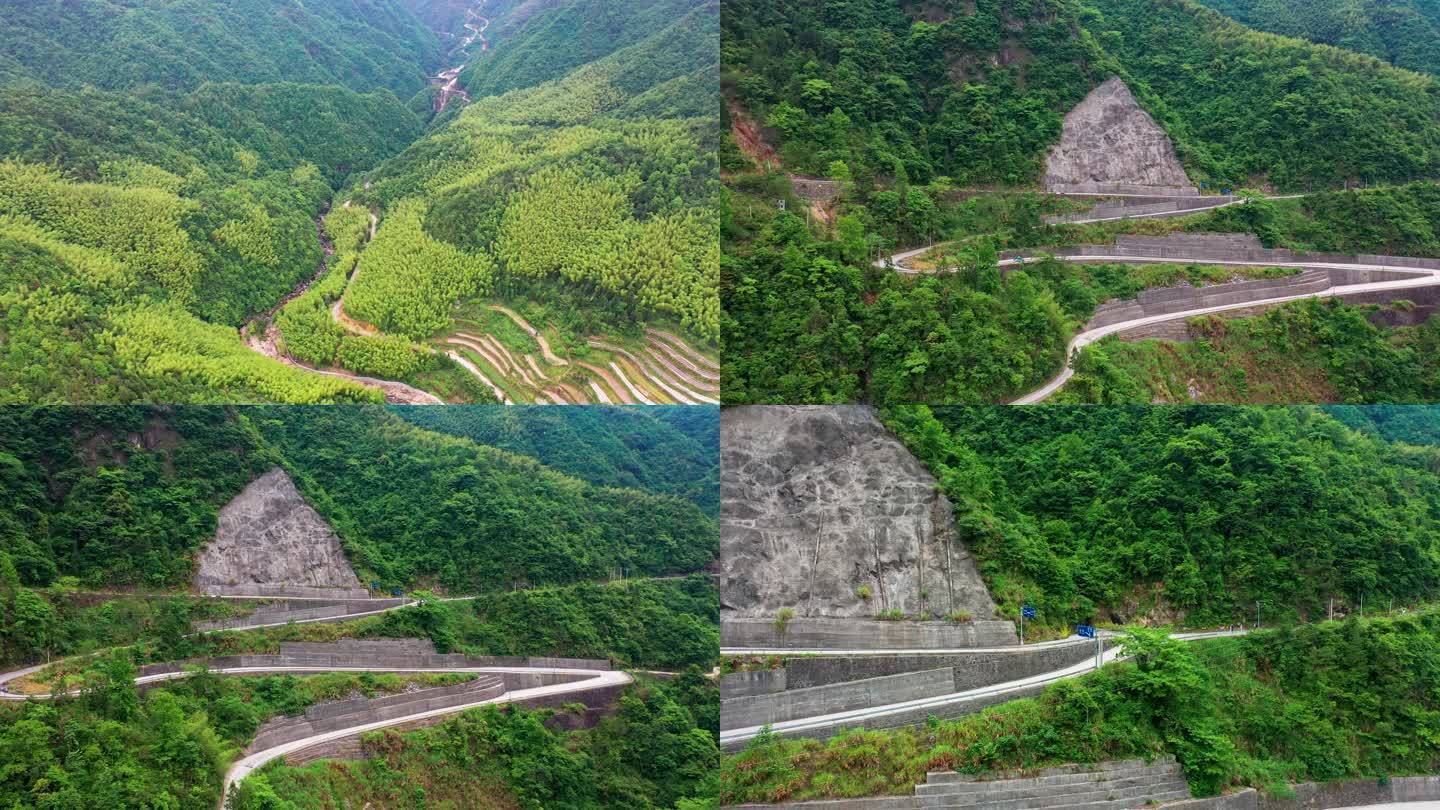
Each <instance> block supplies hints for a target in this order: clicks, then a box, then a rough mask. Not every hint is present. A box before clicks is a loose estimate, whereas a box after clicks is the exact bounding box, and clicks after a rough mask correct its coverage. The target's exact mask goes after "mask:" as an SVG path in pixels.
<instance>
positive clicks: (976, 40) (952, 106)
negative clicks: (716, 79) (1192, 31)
mask: <svg viewBox="0 0 1440 810" xmlns="http://www.w3.org/2000/svg"><path fill="white" fill-rule="evenodd" d="M930 5H931V6H933V7H935V13H932V14H930V15H921V14H920V13H918V11H917V12H915V13H914V14H913V16H912V13H910V12H908V11H907V9H906V8H905V7H904V6H903V4H901V3H898V2H895V0H859V1H858V2H851V3H845V4H843V5H840V6H837V5H834V4H831V3H823V2H817V0H785V1H784V2H771V1H770V0H736V2H726V3H725V4H724V8H723V10H722V24H723V38H722V43H721V71H722V73H721V81H722V87H723V89H724V90H725V92H727V94H729V95H730V97H731V98H732V99H734V100H736V101H738V102H739V103H740V104H741V105H743V109H744V110H745V111H747V112H748V113H750V114H753V115H755V116H756V117H757V118H758V121H759V123H761V124H762V125H764V126H765V127H767V128H768V129H770V130H773V131H774V132H775V133H776V134H777V135H778V137H779V140H780V142H779V144H778V147H779V157H780V158H781V159H782V161H783V162H784V164H785V166H786V167H787V168H789V169H791V170H792V171H798V172H804V173H816V174H821V175H824V176H826V177H833V178H835V179H845V180H848V179H852V178H853V180H854V183H855V186H856V188H857V189H858V190H859V191H860V192H861V193H862V195H864V196H868V194H866V192H867V191H869V190H870V189H873V188H874V185H875V183H876V181H877V180H884V181H887V182H894V184H895V191H896V192H898V193H899V194H900V195H901V198H902V199H903V198H904V196H905V192H904V188H903V183H904V182H905V181H906V180H907V179H908V180H909V181H911V182H917V183H926V182H929V181H930V180H931V179H933V178H935V177H938V176H944V177H948V178H951V179H953V180H955V181H956V182H957V183H961V184H965V183H973V182H991V181H998V182H1003V183H1008V184H1017V185H1018V184H1026V183H1028V182H1030V181H1032V180H1033V179H1034V178H1035V177H1036V176H1037V175H1038V174H1039V173H1040V169H1041V164H1042V162H1043V157H1044V152H1045V149H1046V148H1048V147H1049V146H1050V144H1051V143H1053V142H1054V141H1055V140H1056V139H1057V138H1058V137H1059V135H1060V121H1061V118H1062V117H1063V116H1064V114H1065V113H1066V112H1067V111H1069V109H1070V108H1071V107H1073V106H1075V105H1076V104H1077V103H1079V101H1080V100H1081V99H1082V98H1084V97H1085V94H1086V93H1088V92H1089V91H1090V88H1091V87H1092V86H1093V85H1094V84H1098V83H1099V81H1101V80H1103V78H1104V74H1105V73H1107V72H1113V71H1114V69H1115V67H1114V64H1113V62H1110V61H1109V60H1107V58H1106V57H1105V55H1104V53H1103V52H1102V51H1101V49H1100V48H1099V47H1098V46H1097V45H1096V44H1095V42H1094V41H1093V40H1091V39H1089V38H1087V37H1082V36H1081V35H1080V32H1079V29H1078V24H1077V21H1076V12H1075V6H1074V5H1073V4H1072V3H1070V2H1067V0H1038V1H1037V2H1031V1H1030V0H1025V2H1014V0H982V2H979V3H977V4H971V5H970V6H969V8H971V9H973V11H969V12H967V11H966V10H965V9H964V7H963V6H964V4H962V3H958V2H955V3H950V2H946V3H935V4H930Z"/></svg>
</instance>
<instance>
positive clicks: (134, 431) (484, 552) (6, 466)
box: [0, 407, 718, 593]
mask: <svg viewBox="0 0 1440 810" xmlns="http://www.w3.org/2000/svg"><path fill="white" fill-rule="evenodd" d="M566 410H568V409H566ZM556 418H558V419H562V420H563V419H565V418H566V417H565V416H564V415H563V412H562V413H561V414H559V415H557V416H556ZM576 418H579V419H583V418H584V417H583V414H582V413H581V412H578V411H577V412H576ZM0 420H3V421H4V429H3V430H0V436H3V437H4V438H3V439H0V462H3V464H0V467H3V469H0V472H3V475H4V484H3V485H4V490H5V492H6V494H7V497H6V498H5V503H4V507H3V511H0V540H3V546H0V549H3V552H4V554H3V555H0V556H3V559H4V562H5V564H6V565H7V566H13V568H14V570H15V571H16V572H17V574H18V577H19V580H20V582H21V583H23V584H24V585H27V586H42V585H48V584H51V583H52V582H55V581H56V580H57V579H58V578H61V577H74V578H76V579H77V580H78V581H80V582H82V583H84V584H86V585H87V586H90V587H100V586H120V585H143V586H148V587H151V588H173V587H184V586H185V585H186V583H188V582H189V580H190V577H191V569H192V564H193V558H194V555H195V553H196V551H197V550H198V549H199V548H200V547H201V546H202V545H203V544H204V543H205V541H206V540H207V539H209V538H210V537H213V535H214V532H215V522H216V515H217V512H218V510H219V508H220V506H222V505H223V504H224V503H226V502H228V501H229V500H230V499H231V498H233V497H234V496H235V495H236V494H238V493H239V491H240V490H241V489H242V488H243V487H244V486H245V484H247V483H248V482H249V481H251V480H252V479H253V478H255V477H256V476H258V475H260V474H261V473H263V472H265V471H266V470H268V469H270V468H272V467H274V466H276V465H277V464H278V465H282V466H284V467H285V468H286V469H287V470H289V471H290V473H291V475H292V476H293V477H294V478H295V480H296V482H297V484H298V486H299V487H300V489H301V490H302V492H304V494H305V495H306V497H307V499H308V500H309V501H310V503H311V504H312V505H313V506H314V507H315V508H316V509H317V510H318V511H319V512H320V513H321V514H322V515H324V516H325V518H326V519H327V520H328V521H329V522H330V523H331V524H332V525H333V526H334V527H335V529H336V531H337V532H338V533H339V534H340V536H341V538H342V541H343V543H344V545H345V548H346V551H347V553H348V556H349V558H350V563H351V564H352V565H353V566H354V567H355V568H356V570H357V571H358V572H359V573H360V576H361V580H362V581H363V582H366V583H370V582H374V581H378V582H380V583H381V584H382V586H383V587H384V588H386V589H389V588H392V587H404V586H410V585H413V584H415V583H416V582H417V581H419V580H422V579H423V580H425V581H430V582H438V583H440V584H441V585H443V586H444V587H446V588H449V589H451V590H455V591H463V592H468V593H474V592H479V591H485V590H491V589H506V588H510V587H512V586H514V585H517V584H535V585H541V584H561V583H567V582H576V581H583V580H603V579H607V578H610V577H612V576H620V575H626V576H632V577H641V576H646V575H663V574H675V573H684V572H688V571H694V570H698V569H699V568H702V567H704V566H705V565H707V564H708V563H709V561H710V560H711V559H712V558H713V556H714V554H715V549H716V545H717V543H718V538H717V532H716V528H715V521H714V519H713V518H712V517H707V516H706V515H705V514H704V513H703V512H702V511H701V510H700V509H699V508H697V507H696V506H695V505H693V504H691V503H689V502H687V501H685V500H682V499H680V498H678V497H674V496H672V495H661V494H651V493H648V492H644V491H640V490H636V489H622V488H611V487H600V486H595V485H591V484H587V483H585V482H583V481H581V480H579V479H578V478H572V477H570V476H569V475H566V474H563V473H561V472H558V471H556V470H553V469H550V468H549V467H547V466H545V465H544V464H543V463H542V462H540V461H537V460H535V459H534V458H529V457H526V456H524V455H518V454H516V453H513V452H510V451H506V450H501V449H496V448H494V447H488V446H484V445H481V444H477V443H475V442H473V441H470V440H467V439H460V438H455V437H451V436H446V435H443V434H438V433H433V432H430V431H426V430H423V429H421V428H419V427H416V426H414V425H411V424H409V423H407V422H405V421H403V420H401V419H399V418H398V417H396V416H394V415H393V414H391V413H390V412H389V411H387V410H385V409H383V408H373V409H367V408H316V409H286V408H276V409H263V408H261V409H243V410H240V411H238V412H234V413H231V412H227V411H224V410H219V409H213V408H173V409H153V408H138V407H137V408H69V409H8V410H5V411H0ZM572 429H573V428H572ZM630 429H631V430H632V431H633V434H634V437H633V439H632V441H633V442H634V443H635V446H641V445H643V444H644V442H645V438H644V436H645V434H646V433H647V432H648V433H651V434H654V435H655V437H656V439H657V440H660V441H665V440H670V439H671V438H672V437H673V431H671V430H669V429H667V428H665V427H664V426H663V425H660V424H658V423H655V422H654V421H653V420H641V421H636V422H634V423H633V424H632V425H631V426H630ZM630 459H631V460H632V462H633V459H634V456H633V454H632V455H631V456H630ZM617 461H619V459H617ZM694 463H695V464H696V465H699V464H701V462H700V460H699V459H698V458H697V459H695V460H694ZM711 463H712V464H713V463H715V462H714V461H713V457H712V462H711ZM604 470H605V460H604V459H603V458H602V460H601V463H600V465H598V467H597V469H594V470H586V471H585V473H586V475H587V476H588V477H593V478H597V479H598V478H603V477H604V476H605V475H606V474H607V473H606V472H605V471H604Z"/></svg>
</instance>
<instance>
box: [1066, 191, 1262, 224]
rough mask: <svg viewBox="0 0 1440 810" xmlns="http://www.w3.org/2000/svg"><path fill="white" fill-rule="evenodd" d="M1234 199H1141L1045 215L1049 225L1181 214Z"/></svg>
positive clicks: (1213, 206)
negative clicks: (1074, 211) (1055, 214)
mask: <svg viewBox="0 0 1440 810" xmlns="http://www.w3.org/2000/svg"><path fill="white" fill-rule="evenodd" d="M1232 200H1233V198H1228V197H1193V198H1189V199H1183V200H1166V201H1163V202H1148V201H1141V202H1138V203H1137V202H1123V203H1114V204H1108V205H1097V206H1095V207H1093V208H1091V209H1090V210H1088V211H1081V212H1078V213H1074V214H1062V215H1059V216H1048V217H1045V223H1046V224H1048V225H1063V224H1066V223H1069V222H1084V221H1088V220H1093V219H1105V218H1108V217H1142V216H1157V215H1165V214H1172V213H1173V214H1175V215H1177V216H1180V215H1183V214H1186V213H1197V212H1200V211H1208V210H1210V209H1212V208H1216V207H1218V206H1220V205H1222V204H1224V203H1227V202H1230V201H1232Z"/></svg>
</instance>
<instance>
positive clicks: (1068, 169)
mask: <svg viewBox="0 0 1440 810" xmlns="http://www.w3.org/2000/svg"><path fill="white" fill-rule="evenodd" d="M1045 188H1046V190H1047V191H1070V192H1100V193H1104V192H1112V193H1145V192H1146V191H1147V190H1148V191H1152V192H1156V193H1170V194H1195V193H1197V192H1196V190H1195V187H1194V186H1192V185H1191V184H1190V178H1189V177H1187V176H1186V174H1185V169H1184V167H1182V166H1181V165H1180V161H1179V159H1178V158H1176V157H1175V147H1174V145H1173V144H1171V143H1170V136H1168V135H1166V134H1165V130H1163V129H1161V128H1160V125H1159V124H1156V123H1155V119H1153V118H1151V117H1150V114H1149V113H1147V112H1145V111H1144V110H1142V109H1141V108H1140V105H1139V104H1138V103H1136V101H1135V97H1134V96H1133V95H1131V94H1130V88H1128V87H1126V86H1125V82H1123V81H1121V80H1120V77H1118V76H1112V77H1110V78H1109V79H1107V80H1106V81H1105V83H1104V84H1102V85H1100V86H1099V87H1097V88H1095V89H1094V90H1092V91H1090V95H1088V96H1086V97H1085V100H1084V101H1082V102H1080V104H1079V105H1078V106H1076V107H1075V109H1073V110H1071V111H1070V113H1069V114H1068V115H1066V116H1065V124H1064V128H1063V130H1062V131H1061V133H1060V143H1059V144H1058V145H1056V146H1055V148H1053V149H1051V150H1050V156H1049V157H1048V158H1047V159H1046V161H1045Z"/></svg>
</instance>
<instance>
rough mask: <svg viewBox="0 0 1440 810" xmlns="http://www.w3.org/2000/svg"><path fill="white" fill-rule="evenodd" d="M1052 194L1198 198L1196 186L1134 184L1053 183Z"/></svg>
mask: <svg viewBox="0 0 1440 810" xmlns="http://www.w3.org/2000/svg"><path fill="white" fill-rule="evenodd" d="M1045 190H1046V191H1048V192H1049V193H1051V194H1151V195H1155V196H1157V197H1198V196H1199V195H1200V190H1199V189H1197V188H1195V187H1194V186H1176V187H1171V186H1141V185H1136V184H1134V183H1051V184H1047V185H1046V186H1045Z"/></svg>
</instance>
